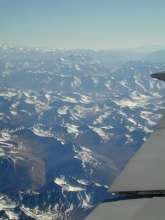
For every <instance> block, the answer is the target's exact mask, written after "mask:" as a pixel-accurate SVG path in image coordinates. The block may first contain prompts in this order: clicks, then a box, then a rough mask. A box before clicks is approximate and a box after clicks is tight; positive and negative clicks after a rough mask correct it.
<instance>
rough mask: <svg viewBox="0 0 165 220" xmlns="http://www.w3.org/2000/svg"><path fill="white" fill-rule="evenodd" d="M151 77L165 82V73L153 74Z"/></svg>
mask: <svg viewBox="0 0 165 220" xmlns="http://www.w3.org/2000/svg"><path fill="white" fill-rule="evenodd" d="M151 77H152V78H154V79H159V80H162V81H165V71H162V72H158V73H153V74H151Z"/></svg>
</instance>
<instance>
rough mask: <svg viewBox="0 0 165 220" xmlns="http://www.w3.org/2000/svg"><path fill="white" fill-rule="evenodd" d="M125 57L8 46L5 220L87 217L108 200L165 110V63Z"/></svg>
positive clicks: (1, 145)
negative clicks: (157, 75) (161, 77)
mask: <svg viewBox="0 0 165 220" xmlns="http://www.w3.org/2000/svg"><path fill="white" fill-rule="evenodd" d="M115 55H116V54H115ZM123 56H124V54H122V59H121V56H120V59H119V60H117V61H116V59H117V58H115V62H113V65H112V62H111V57H112V59H114V56H112V53H106V52H99V51H98V52H97V51H90V50H89V51H87V50H82V51H61V50H52V51H48V50H47V51H44V50H38V49H27V48H14V47H4V46H3V47H1V48H0V218H1V219H44V220H45V219H76V220H77V219H83V217H84V216H85V215H86V214H87V213H88V212H89V211H90V210H91V209H92V208H93V207H94V206H95V205H96V204H98V203H99V202H100V201H101V200H103V199H104V198H105V197H106V194H107V189H108V186H109V185H110V184H111V183H112V181H113V180H114V178H115V177H116V175H117V174H118V173H119V172H120V170H121V169H122V168H123V166H124V165H125V163H126V162H127V161H128V160H129V158H130V157H131V156H132V155H133V154H134V153H135V152H136V150H137V149H138V148H139V147H140V146H141V144H142V143H143V142H144V141H145V140H146V138H147V137H148V136H149V134H151V132H152V131H153V127H154V126H155V125H156V124H157V123H158V121H159V119H160V117H161V114H162V112H161V111H160V109H164V107H165V106H164V94H165V85H164V84H163V83H162V82H158V81H156V80H153V79H151V78H150V74H151V73H152V72H156V71H160V70H163V69H165V62H164V63H163V62H162V61H161V62H158V61H157V60H156V62H153V60H152V62H150V61H149V60H146V59H145V58H143V59H142V57H143V56H142V57H138V58H137V56H135V58H134V57H133V58H132V59H131V58H130V57H129V56H128V54H127V59H124V58H123ZM116 57H117V56H116ZM128 57H129V59H128ZM147 57H148V55H147ZM147 59H148V58H147ZM108 61H109V62H108ZM108 64H109V65H108Z"/></svg>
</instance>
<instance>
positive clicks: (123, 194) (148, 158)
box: [86, 72, 165, 220]
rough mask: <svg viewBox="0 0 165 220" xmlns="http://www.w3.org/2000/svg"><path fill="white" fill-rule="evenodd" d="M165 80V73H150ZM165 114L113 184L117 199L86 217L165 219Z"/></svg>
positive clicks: (114, 219)
mask: <svg viewBox="0 0 165 220" xmlns="http://www.w3.org/2000/svg"><path fill="white" fill-rule="evenodd" d="M151 76H152V77H153V78H156V79H160V80H163V81H165V72H160V73H157V74H152V75H151ZM164 158H165V115H164V116H163V118H162V119H161V120H160V123H159V125H158V126H157V128H156V130H155V132H154V133H153V134H151V136H150V137H149V139H148V140H147V141H146V143H144V144H143V145H142V147H141V148H140V150H139V151H138V152H137V153H136V154H135V156H134V157H133V158H132V159H131V160H130V162H129V163H128V165H127V166H126V167H125V169H124V170H123V171H122V173H121V174H120V175H119V177H118V178H117V179H116V181H115V182H114V183H113V184H112V186H111V187H110V189H109V191H110V192H113V193H115V194H116V195H118V199H116V200H115V201H114V200H113V199H109V200H108V199H107V200H105V201H104V202H103V203H101V204H100V205H99V206H98V207H96V208H95V209H94V210H93V211H92V212H91V214H90V215H89V216H88V217H87V218H86V220H120V219H122V220H157V219H159V220H164V219H165V159H164Z"/></svg>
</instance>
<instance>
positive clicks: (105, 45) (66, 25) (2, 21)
mask: <svg viewBox="0 0 165 220" xmlns="http://www.w3.org/2000/svg"><path fill="white" fill-rule="evenodd" d="M164 7H165V2H164V1H163V0H157V1H156V0H146V1H145V3H144V1H143V0H134V1H131V0H126V1H124V2H123V1H120V0H111V1H108V0H102V1H99V0H91V1H87V0H84V1H80V0H70V1H66V0H62V1H59V0H47V1H44V0H40V1H39V0H36V1H32V0H29V1H25V0H22V1H21V2H20V1H19V0H15V1H14V2H11V1H10V0H0V32H1V36H0V42H5V43H9V44H12V45H14V46H29V47H45V48H56V49H61V48H65V49H97V50H98V49H106V50H108V49H116V48H117V49H118V48H126V49H127V48H128V49H129V48H139V47H143V46H144V47H149V46H150V45H151V46H152V45H158V46H159V45H165V30H164V28H163V27H164V19H165V15H164Z"/></svg>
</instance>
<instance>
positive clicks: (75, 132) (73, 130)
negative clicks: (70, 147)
mask: <svg viewBox="0 0 165 220" xmlns="http://www.w3.org/2000/svg"><path fill="white" fill-rule="evenodd" d="M65 127H66V128H67V132H68V133H69V134H73V135H75V136H76V137H77V136H78V134H79V130H78V126H76V125H74V124H69V123H67V124H66V125H65Z"/></svg>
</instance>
